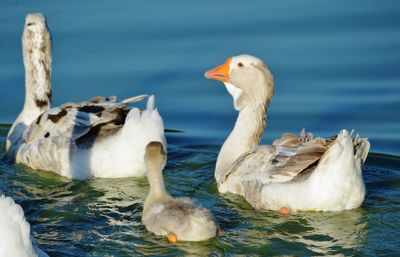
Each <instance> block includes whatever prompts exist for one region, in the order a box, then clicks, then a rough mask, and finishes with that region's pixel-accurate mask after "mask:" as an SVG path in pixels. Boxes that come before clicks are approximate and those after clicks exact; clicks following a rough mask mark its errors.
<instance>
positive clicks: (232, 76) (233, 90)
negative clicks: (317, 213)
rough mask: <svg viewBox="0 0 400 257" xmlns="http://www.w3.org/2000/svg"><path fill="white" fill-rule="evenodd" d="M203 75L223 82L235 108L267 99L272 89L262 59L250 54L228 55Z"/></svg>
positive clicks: (268, 74) (270, 76)
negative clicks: (226, 58) (220, 63)
mask: <svg viewBox="0 0 400 257" xmlns="http://www.w3.org/2000/svg"><path fill="white" fill-rule="evenodd" d="M204 76H205V77H206V78H208V79H214V80H218V81H221V82H223V83H224V84H225V86H226V88H227V90H228V92H229V93H230V94H231V95H232V97H233V100H234V106H235V109H236V110H241V109H242V108H243V107H244V106H246V105H247V104H251V103H254V102H257V103H258V102H260V101H261V102H265V101H269V100H270V99H271V98H272V94H273V91H274V81H273V77H272V74H271V72H270V71H269V69H268V68H267V66H266V65H265V64H264V63H263V61H261V60H260V59H258V58H257V57H254V56H251V55H238V56H234V57H229V58H228V60H226V62H225V63H224V64H222V65H220V66H218V67H215V68H213V69H211V70H209V71H207V72H206V73H205V74H204Z"/></svg>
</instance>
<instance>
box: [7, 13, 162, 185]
mask: <svg viewBox="0 0 400 257" xmlns="http://www.w3.org/2000/svg"><path fill="white" fill-rule="evenodd" d="M22 46H23V57H24V66H25V87H26V95H25V104H24V107H23V109H22V111H21V113H20V114H19V116H18V118H17V119H16V121H15V122H14V124H13V125H12V127H11V129H10V131H9V133H8V136H7V142H6V155H7V156H8V157H10V159H12V160H14V161H15V162H16V163H22V164H26V165H27V166H29V167H31V168H33V169H41V170H48V171H53V172H56V173H57V174H59V175H61V176H66V177H70V178H76V179H85V178H88V177H92V176H93V177H103V178H116V177H128V176H143V175H145V171H146V167H145V163H144V159H143V158H144V152H145V147H146V145H147V144H148V143H149V142H151V141H154V140H157V141H161V142H163V144H164V148H165V147H166V143H165V138H164V125H163V121H162V118H161V117H160V115H159V113H158V111H157V109H156V108H155V107H154V97H153V96H150V97H149V98H148V101H147V108H146V109H145V110H142V111H141V110H139V109H138V108H131V107H128V106H127V104H129V103H133V102H137V101H140V100H142V99H144V98H145V97H146V95H140V96H136V97H132V98H129V99H125V100H122V101H118V100H117V99H116V97H108V98H106V97H95V98H92V99H90V100H89V101H86V102H79V103H65V104H63V105H61V106H59V107H53V108H51V96H52V86H51V62H52V56H51V37H50V33H49V30H48V28H47V24H46V20H45V17H44V16H43V15H42V14H40V13H37V14H28V15H27V17H26V19H25V27H24V32H23V35H22Z"/></svg>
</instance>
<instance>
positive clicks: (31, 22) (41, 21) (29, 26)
mask: <svg viewBox="0 0 400 257" xmlns="http://www.w3.org/2000/svg"><path fill="white" fill-rule="evenodd" d="M25 30H26V31H27V32H29V33H34V34H35V35H37V34H39V35H41V34H44V33H45V32H47V31H48V28H47V23H46V18H45V17H44V15H43V14H41V13H30V14H28V15H27V16H26V18H25Z"/></svg>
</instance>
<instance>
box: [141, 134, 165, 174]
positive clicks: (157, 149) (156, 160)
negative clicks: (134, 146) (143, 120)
mask: <svg viewBox="0 0 400 257" xmlns="http://www.w3.org/2000/svg"><path fill="white" fill-rule="evenodd" d="M144 159H145V161H146V163H147V165H148V166H149V167H150V168H158V169H160V170H162V169H163V168H164V167H165V164H166V160H167V154H166V153H165V151H164V148H163V145H162V143H161V142H156V141H153V142H150V143H149V144H148V145H147V146H146V152H145V155H144ZM150 170H152V169H150Z"/></svg>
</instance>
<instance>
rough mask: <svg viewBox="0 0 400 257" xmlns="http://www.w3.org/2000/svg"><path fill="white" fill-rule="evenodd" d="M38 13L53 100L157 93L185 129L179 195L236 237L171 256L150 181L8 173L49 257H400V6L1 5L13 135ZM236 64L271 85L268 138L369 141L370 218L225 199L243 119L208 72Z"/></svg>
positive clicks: (176, 182)
mask: <svg viewBox="0 0 400 257" xmlns="http://www.w3.org/2000/svg"><path fill="white" fill-rule="evenodd" d="M29 12H43V13H44V14H45V15H46V17H47V20H48V25H49V28H50V30H51V33H52V38H53V60H54V61H53V92H54V94H53V95H54V99H53V103H54V104H55V105H58V104H61V103H64V102H66V101H80V100H86V99H88V98H91V97H93V96H96V95H117V96H119V97H121V98H123V97H129V96H133V95H137V94H142V93H148V94H155V96H156V101H157V106H158V108H159V110H160V113H161V115H162V116H163V118H164V122H165V126H166V127H167V128H169V129H176V130H181V131H183V133H169V134H167V140H168V143H169V156H168V166H167V167H166V170H165V180H166V184H167V186H168V189H169V190H170V191H171V193H172V194H174V195H176V196H188V197H192V198H194V199H195V200H196V201H197V202H198V203H200V204H202V205H203V206H205V207H207V208H209V209H210V210H211V211H212V212H213V213H214V214H215V215H216V217H217V220H218V222H219V223H220V224H221V226H222V228H223V230H224V232H225V236H223V237H220V238H216V239H213V240H210V241H207V242H203V243H179V244H177V245H175V246H171V245H169V244H168V243H166V242H165V240H164V239H163V238H159V237H156V236H154V235H152V234H151V233H148V232H147V231H146V230H145V229H144V227H143V225H141V223H140V214H141V210H142V202H143V198H144V196H145V195H146V193H147V190H148V184H147V181H146V179H145V178H143V179H134V178H132V179H123V180H118V179H92V180H88V181H74V180H69V179H65V178H62V177H59V176H56V175H53V174H52V173H48V172H42V171H33V170H31V169H29V168H26V167H24V166H19V165H9V164H7V163H4V162H0V192H2V193H4V194H7V195H9V196H12V197H13V198H14V199H15V200H16V202H17V203H19V204H21V205H22V207H23V208H24V210H25V213H26V216H27V219H28V221H29V222H30V223H31V226H32V233H33V236H34V237H35V238H36V240H37V242H38V244H39V246H40V247H41V248H42V249H43V250H44V251H46V252H48V253H49V254H50V255H51V256H88V255H90V256H131V255H141V254H143V255H164V256H176V255H185V254H193V255H207V254H210V255H212V254H215V255H221V256H222V255H235V254H247V255H287V254H296V255H300V256H304V255H305V256H307V255H327V254H343V255H347V256H349V255H360V256H361V255H362V256H364V255H369V256H376V255H382V256H390V255H392V256H393V255H396V254H399V252H400V246H399V245H400V239H399V238H400V233H399V232H398V224H400V218H399V215H398V213H399V212H400V189H399V188H400V158H399V157H398V156H400V151H399V147H400V133H399V132H400V68H399V67H400V15H399V13H400V2H398V1H384V2H378V1H351V2H349V1H344V0H339V1H332V2H327V1H316V0H306V1H294V0H293V1H269V2H267V1H261V0H260V1H251V2H250V1H229V2H228V1H224V2H223V1H220V2H217V1H196V2H194V1H193V2H191V3H190V4H188V1H183V0H182V1H128V0H126V1H118V2H116V1H114V2H112V1H97V0H96V1H94V0H89V1H85V2H82V3H81V2H78V1H60V0H57V1H9V0H2V1H1V3H0V92H1V94H0V110H1V111H0V123H2V124H11V123H12V122H13V120H14V119H15V117H16V116H17V115H18V113H19V111H20V110H21V108H22V104H23V100H24V71H23V65H22V54H21V43H20V40H21V33H22V28H23V23H24V18H25V15H26V14H27V13H29ZM239 53H248V54H252V55H255V56H258V57H260V58H261V59H263V60H264V61H265V62H266V63H267V64H268V66H269V68H270V69H271V71H272V72H273V74H274V78H275V83H276V90H275V95H274V99H273V101H272V103H271V105H270V109H269V112H268V125H267V129H266V132H265V135H264V137H263V142H264V143H270V142H271V141H272V140H273V139H274V138H276V137H278V136H279V135H281V134H282V133H283V132H287V131H291V132H295V133H298V132H299V131H300V130H301V129H302V128H303V127H304V128H306V129H308V130H310V131H311V132H313V133H314V134H315V135H321V136H330V135H332V134H334V133H337V132H338V131H339V130H340V129H342V128H347V129H356V131H357V132H358V133H359V134H360V135H362V136H363V137H368V138H369V139H370V141H371V144H372V148H371V152H372V153H371V154H370V156H369V159H368V161H367V163H366V165H365V167H364V178H365V181H366V186H367V189H368V195H367V197H366V200H365V202H364V204H363V206H362V207H361V208H359V209H357V210H353V211H347V212H343V213H299V214H296V215H293V216H290V217H282V216H280V215H278V214H276V213H274V212H261V211H255V210H253V209H252V208H251V207H250V206H249V205H248V204H247V203H246V202H245V201H244V200H243V199H242V198H240V197H236V196H232V195H220V194H218V192H217V190H216V185H215V182H214V178H213V169H214V164H215V159H216V156H217V154H218V151H219V148H220V146H221V144H222V143H223V141H224V139H225V138H226V136H227V135H228V134H229V132H230V130H231V129H232V127H233V124H234V122H235V118H236V115H237V114H236V112H235V111H234V110H233V108H232V100H231V97H230V96H229V95H228V94H227V93H226V90H225V88H224V87H223V86H222V84H220V83H217V82H215V81H209V80H206V79H204V78H203V74H204V72H205V71H206V70H207V69H209V68H211V67H214V66H216V65H218V64H220V63H222V62H224V61H225V59H226V58H227V57H229V56H231V55H236V54H239ZM7 130H8V126H1V127H0V144H3V143H4V141H5V137H6V133H7Z"/></svg>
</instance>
